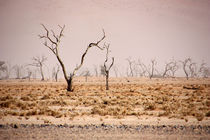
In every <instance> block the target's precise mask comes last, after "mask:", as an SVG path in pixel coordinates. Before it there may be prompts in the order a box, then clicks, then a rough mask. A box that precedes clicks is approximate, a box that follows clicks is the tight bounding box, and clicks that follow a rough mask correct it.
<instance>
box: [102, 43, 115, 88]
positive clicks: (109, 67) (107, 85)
mask: <svg viewBox="0 0 210 140" xmlns="http://www.w3.org/2000/svg"><path fill="white" fill-rule="evenodd" d="M104 46H105V49H106V59H105V61H104V70H105V75H106V90H109V71H110V69H111V67H112V66H113V64H114V57H112V62H111V64H110V65H109V66H108V64H107V63H108V55H109V52H110V50H109V46H110V44H108V45H106V44H104Z"/></svg>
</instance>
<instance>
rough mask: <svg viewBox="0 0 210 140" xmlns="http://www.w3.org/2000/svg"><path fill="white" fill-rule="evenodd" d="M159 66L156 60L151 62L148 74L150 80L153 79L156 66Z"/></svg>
mask: <svg viewBox="0 0 210 140" xmlns="http://www.w3.org/2000/svg"><path fill="white" fill-rule="evenodd" d="M156 65H157V61H156V60H155V59H152V60H151V65H149V66H148V68H147V72H148V74H149V78H150V79H152V78H153V76H154V72H155V70H156V69H155V66H156Z"/></svg>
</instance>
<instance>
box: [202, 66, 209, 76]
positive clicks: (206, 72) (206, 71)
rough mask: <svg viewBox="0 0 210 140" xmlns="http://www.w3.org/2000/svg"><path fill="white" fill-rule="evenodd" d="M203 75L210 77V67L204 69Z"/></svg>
mask: <svg viewBox="0 0 210 140" xmlns="http://www.w3.org/2000/svg"><path fill="white" fill-rule="evenodd" d="M202 76H203V78H208V77H210V67H205V68H204V69H203V71H202Z"/></svg>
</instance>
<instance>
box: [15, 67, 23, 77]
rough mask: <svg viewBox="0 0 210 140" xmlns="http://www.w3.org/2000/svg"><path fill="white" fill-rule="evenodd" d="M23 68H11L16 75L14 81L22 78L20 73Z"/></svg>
mask: <svg viewBox="0 0 210 140" xmlns="http://www.w3.org/2000/svg"><path fill="white" fill-rule="evenodd" d="M23 68H24V67H23V66H22V65H15V66H14V67H13V69H14V71H15V75H16V79H20V78H21V77H22V71H23Z"/></svg>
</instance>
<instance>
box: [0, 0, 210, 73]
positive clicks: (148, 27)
mask: <svg viewBox="0 0 210 140" xmlns="http://www.w3.org/2000/svg"><path fill="white" fill-rule="evenodd" d="M209 9H210V1H209V0H199V1H195V0H173V1H172V0H158V1H157V0H100V1H99V0H76V1H73V0H59V1H57V0H44V1H42V0H0V21H1V22H0V24H1V26H0V42H1V43H0V60H4V61H9V62H10V63H12V64H18V63H21V64H26V63H30V62H31V60H30V59H31V58H32V57H33V56H37V55H46V56H47V57H48V64H49V65H50V66H49V67H52V66H53V65H55V64H56V63H57V60H56V59H55V57H54V56H53V54H52V53H51V52H50V51H49V50H48V49H47V48H46V47H44V46H43V45H42V41H41V40H40V39H39V38H38V34H41V33H44V31H43V29H42V28H41V26H40V23H43V24H45V25H46V26H47V27H49V28H52V29H54V30H56V29H58V28H57V25H58V24H60V25H63V24H65V25H66V29H65V32H64V35H65V37H64V38H63V39H62V46H61V49H60V53H61V56H62V58H63V60H64V63H65V64H66V65H67V69H68V70H71V69H72V67H71V66H72V65H73V66H75V65H76V64H78V63H79V61H80V56H81V54H82V53H83V51H84V50H85V49H86V47H87V45H88V43H90V42H93V41H96V40H97V39H99V38H100V37H101V36H102V28H104V29H105V31H106V34H107V38H106V42H107V43H111V46H110V49H111V50H112V52H111V54H110V55H112V56H114V57H115V59H116V65H118V66H119V67H120V68H121V69H122V70H125V68H126V66H127V63H126V61H125V59H126V58H128V57H129V56H131V57H132V58H133V59H138V58H140V59H142V60H143V61H144V62H148V61H149V60H150V59H153V58H156V59H157V61H158V63H159V67H161V66H163V65H164V63H165V62H166V61H167V60H169V59H171V58H172V57H174V58H175V59H177V60H183V59H184V58H186V57H192V58H193V60H194V61H196V62H198V63H200V62H201V61H202V60H204V61H206V62H207V63H208V66H209V65H210V55H209V52H210V26H209V25H210V10H209ZM96 51H97V52H96ZM104 54H105V53H104V52H100V51H98V50H96V49H95V50H94V49H92V50H91V51H90V53H89V54H88V56H87V59H86V61H85V65H84V67H90V68H92V67H93V65H99V64H101V63H103V61H104V59H105V58H104ZM159 70H161V69H159Z"/></svg>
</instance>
